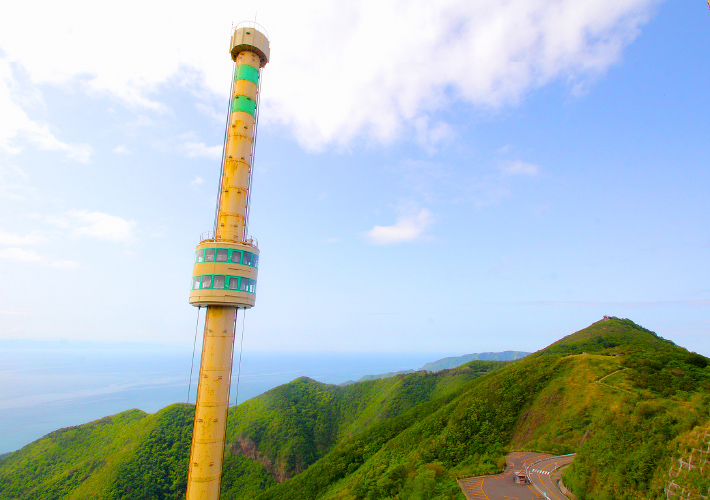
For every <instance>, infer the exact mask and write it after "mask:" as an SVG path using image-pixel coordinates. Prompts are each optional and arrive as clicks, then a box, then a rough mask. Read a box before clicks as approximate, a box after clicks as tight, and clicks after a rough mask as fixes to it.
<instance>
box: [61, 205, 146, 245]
mask: <svg viewBox="0 0 710 500" xmlns="http://www.w3.org/2000/svg"><path fill="white" fill-rule="evenodd" d="M68 215H69V217H70V218H71V219H73V222H74V228H73V229H72V232H73V233H74V234H75V235H78V236H89V237H92V238H97V239H100V240H107V241H122V242H130V241H133V239H134V235H133V228H134V227H135V225H136V223H135V221H132V220H130V221H129V220H126V219H123V218H121V217H118V216H116V215H109V214H105V213H102V212H89V211H88V210H71V211H69V212H68Z"/></svg>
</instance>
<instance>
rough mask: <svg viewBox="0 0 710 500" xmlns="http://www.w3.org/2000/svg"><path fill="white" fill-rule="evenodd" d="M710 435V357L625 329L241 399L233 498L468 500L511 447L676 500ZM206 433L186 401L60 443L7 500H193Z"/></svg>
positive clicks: (11, 477)
mask: <svg viewBox="0 0 710 500" xmlns="http://www.w3.org/2000/svg"><path fill="white" fill-rule="evenodd" d="M709 424H710V367H708V360H707V358H705V357H703V356H701V355H698V354H695V353H690V352H688V351H687V350H685V349H683V348H681V347H678V346H676V345H675V344H673V343H672V342H669V341H667V340H664V339H663V338H661V337H659V336H657V335H656V334H654V333H653V332H650V331H648V330H646V329H644V328H642V327H640V326H638V325H636V324H634V323H633V322H631V321H629V320H620V319H616V318H611V319H609V320H604V321H599V322H597V323H595V324H593V325H591V326H590V327H588V328H585V329H584V330H581V331H579V332H577V333H575V334H572V335H569V336H567V337H565V338H564V339H561V340H560V341H558V342H556V343H554V344H552V345H551V346H550V347H548V348H546V349H543V350H541V351H538V352H537V353H534V354H533V355H530V356H528V357H526V358H524V359H521V360H518V361H514V362H486V361H474V362H472V363H469V364H467V365H464V366H462V367H459V368H457V369H453V370H445V371H442V372H438V373H425V372H417V373H413V374H408V375H398V376H396V377H393V378H388V379H380V380H372V381H368V382H362V383H356V384H351V385H348V386H345V387H338V386H332V385H326V384H322V383H319V382H316V381H313V380H310V379H307V378H301V379H297V380H295V381H293V382H291V383H290V384H286V385H283V386H280V387H278V388H276V389H273V390H272V391H269V392H268V393H265V394H263V395H261V396H259V397H257V398H254V399H252V400H249V401H247V402H245V403H242V404H240V405H239V407H238V408H236V409H233V411H232V412H231V413H230V417H229V422H228V431H227V447H226V452H225V453H226V455H225V457H226V458H225V467H224V474H223V490H222V498H223V499H225V500H226V499H247V498H249V499H251V498H257V499H259V500H266V499H274V500H276V499H294V500H305V499H324V500H325V499H342V500H355V499H379V498H391V499H402V500H404V499H432V500H439V499H454V498H455V499H463V498H464V497H463V495H462V494H461V493H460V492H459V490H458V486H457V483H456V481H455V478H456V477H457V476H463V475H472V474H484V473H490V472H496V471H498V470H500V468H501V467H502V466H504V464H505V460H504V455H505V453H506V452H508V451H512V450H535V451H543V452H549V453H555V454H561V453H571V452H576V453H577V457H576V459H575V461H574V463H573V465H572V466H571V467H570V468H569V469H568V470H567V471H566V473H565V475H564V480H565V482H566V483H567V484H568V486H569V487H570V488H571V489H572V491H574V492H575V494H576V495H577V496H578V498H580V499H608V498H615V499H616V498H619V499H625V498H628V499H638V498H649V499H650V498H665V494H664V493H663V489H664V487H665V486H667V483H668V478H669V468H671V466H672V464H673V461H674V460H676V461H677V460H678V457H679V456H681V458H682V456H683V453H686V454H687V453H689V452H688V450H689V449H690V450H692V449H693V446H695V444H694V443H695V441H697V440H698V439H700V437H699V436H700V434H701V431H702V432H707V430H706V429H707V428H708V427H707V426H708V425H709ZM191 426H192V408H191V407H188V406H187V405H173V406H171V407H168V408H166V409H164V410H162V411H161V412H158V413H156V414H154V415H146V414H144V413H142V412H140V411H137V410H131V411H128V412H124V413H121V414H119V415H115V416H113V417H107V418H105V419H102V420H99V421H96V422H92V423H90V424H86V425H83V426H78V427H75V428H69V429H63V430H60V431H56V432H54V433H52V434H50V435H48V436H46V437H45V438H42V439H40V440H38V441H36V442H34V443H32V444H30V445H28V446H26V447H25V448H23V449H22V450H19V451H17V452H15V453H12V454H10V455H9V456H7V457H5V459H4V460H2V461H0V499H6V498H7V499H10V498H12V499H35V498H47V499H54V498H56V499H60V498H62V499H63V498H67V499H84V498H86V499H88V498H100V499H128V498H149V499H181V498H182V497H183V495H184V493H183V491H184V487H185V479H186V478H185V474H186V462H187V449H188V447H189V439H190V438H189V436H190V432H191ZM691 452H692V451H691ZM686 476H687V477H686ZM686 476H682V475H681V476H678V480H677V483H678V481H685V482H686V483H687V484H689V485H693V487H696V488H699V489H701V488H703V487H705V483H703V481H704V477H703V476H702V475H701V476H700V477H698V476H697V474H690V475H687V474H686ZM678 484H679V483H678Z"/></svg>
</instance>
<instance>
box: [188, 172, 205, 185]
mask: <svg viewBox="0 0 710 500" xmlns="http://www.w3.org/2000/svg"><path fill="white" fill-rule="evenodd" d="M204 182H205V180H204V179H203V178H202V177H200V176H199V175H196V176H195V178H194V179H192V180H191V181H190V184H192V185H193V186H199V185H200V184H203V183H204Z"/></svg>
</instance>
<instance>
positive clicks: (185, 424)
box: [183, 306, 202, 459]
mask: <svg viewBox="0 0 710 500" xmlns="http://www.w3.org/2000/svg"><path fill="white" fill-rule="evenodd" d="M200 309H202V306H197V321H195V340H194V342H193V343H192V363H191V364H190V381H189V383H188V384H187V402H186V403H185V404H186V405H187V406H188V408H186V411H185V420H184V423H183V426H184V427H185V428H187V415H188V413H189V406H190V390H191V389H192V371H193V368H194V367H195V347H196V346H197V331H198V330H199V328H200ZM195 409H197V408H195ZM193 418H194V416H193ZM188 452H189V449H188ZM187 458H188V459H189V458H190V457H189V455H188V457H187Z"/></svg>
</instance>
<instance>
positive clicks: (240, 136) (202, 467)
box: [186, 27, 269, 500]
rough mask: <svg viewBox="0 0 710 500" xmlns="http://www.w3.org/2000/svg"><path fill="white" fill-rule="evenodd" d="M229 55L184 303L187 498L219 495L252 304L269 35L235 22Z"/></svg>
mask: <svg viewBox="0 0 710 500" xmlns="http://www.w3.org/2000/svg"><path fill="white" fill-rule="evenodd" d="M230 53H231V55H232V59H233V60H234V62H235V63H236V65H235V71H234V82H233V85H232V96H231V105H230V112H229V121H228V127H227V137H226V139H225V141H226V142H225V147H224V158H223V159H222V161H223V163H222V178H221V179H220V190H219V199H218V202H217V203H218V204H217V216H216V219H215V231H214V233H213V234H210V235H208V236H207V237H206V238H205V239H202V241H200V244H199V245H197V251H196V253H195V265H194V267H193V272H192V290H191V291H190V303H191V304H192V305H194V306H200V307H202V306H206V307H207V314H206V317H205V329H204V339H203V344H202V361H201V362H200V375H199V384H198V388H197V401H196V405H195V421H194V426H193V431H192V444H191V446H190V463H189V466H188V479H187V496H186V499H187V500H218V499H219V494H220V485H221V478H222V461H223V457H224V446H225V432H226V424H227V412H228V409H229V389H230V384H231V374H232V362H233V350H234V328H235V324H236V319H237V312H238V310H239V309H240V308H241V309H245V310H246V309H248V308H250V307H252V306H254V303H255V297H256V278H257V267H258V264H259V249H258V248H257V246H256V243H255V241H254V240H253V239H252V238H250V237H249V236H248V235H247V223H248V218H249V194H250V190H251V178H252V161H253V153H254V136H255V132H256V130H255V127H256V110H257V102H258V93H259V76H260V68H262V67H263V66H264V65H265V64H266V63H267V62H268V59H269V41H268V40H267V39H266V37H265V36H264V35H263V34H262V33H260V32H259V31H258V30H256V29H255V28H253V27H247V28H238V29H236V30H235V32H234V34H233V35H232V39H231V43H230Z"/></svg>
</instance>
